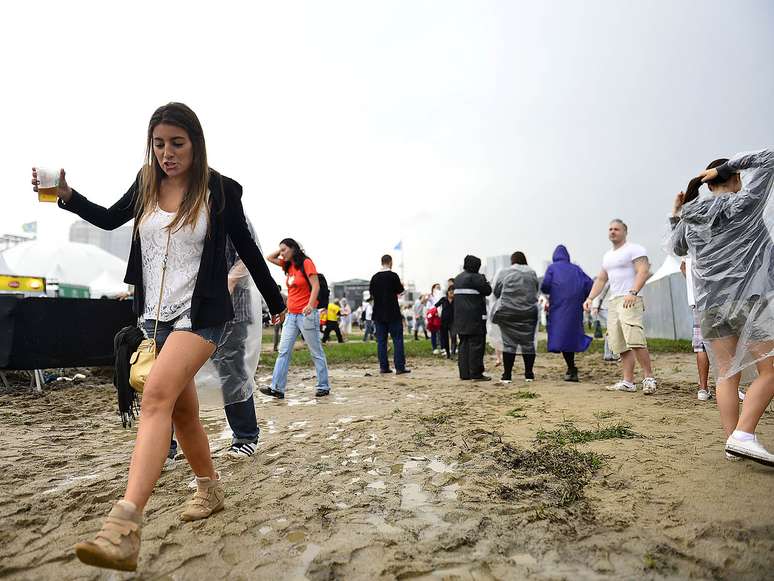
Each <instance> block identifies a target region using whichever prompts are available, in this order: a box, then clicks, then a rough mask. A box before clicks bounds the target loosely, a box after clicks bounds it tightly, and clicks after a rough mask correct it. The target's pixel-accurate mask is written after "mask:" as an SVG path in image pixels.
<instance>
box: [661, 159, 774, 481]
mask: <svg viewBox="0 0 774 581" xmlns="http://www.w3.org/2000/svg"><path fill="white" fill-rule="evenodd" d="M702 183H706V184H707V185H708V187H709V190H710V192H711V194H712V195H699V188H700V187H701V185H702ZM773 187H774V150H772V149H765V150H761V151H756V152H751V153H740V154H737V155H735V156H734V157H732V158H731V159H728V160H726V159H719V160H715V161H713V162H712V163H710V164H709V166H708V168H707V170H705V171H703V172H702V173H701V174H700V175H699V176H698V177H696V178H694V179H693V180H691V182H690V184H689V185H688V188H687V189H686V192H685V193H683V192H680V193H679V194H678V195H677V198H676V199H675V205H674V211H673V216H672V218H671V222H672V226H673V231H672V236H671V239H670V245H671V247H672V249H673V250H674V252H675V254H677V255H679V256H685V255H688V256H690V257H691V259H692V269H693V275H694V285H695V292H696V297H695V298H696V306H697V308H698V309H699V311H700V317H701V331H702V334H703V336H704V339H705V340H706V341H707V343H708V347H709V353H710V359H711V361H712V363H713V366H714V368H715V371H716V374H717V381H718V385H717V392H716V395H717V400H718V408H719V409H720V418H721V422H722V424H723V429H724V431H725V434H726V437H727V441H726V455H727V457H729V459H732V458H738V457H742V458H749V459H751V460H755V461H757V462H761V463H763V464H767V465H770V466H774V454H771V453H770V452H768V451H767V450H766V449H765V448H764V446H763V445H762V444H761V443H760V442H759V441H758V440H757V438H756V437H755V429H756V427H757V425H758V421H759V420H760V418H761V416H762V415H763V413H764V411H765V410H766V407H767V406H768V405H769V404H770V402H771V400H772V397H773V396H774V248H773V243H772V235H773V234H774V194H772V188H773ZM756 371H757V375H758V376H757V378H756V379H755V380H754V381H753V382H752V384H751V385H750V387H749V388H748V390H747V394H746V397H745V400H744V405H743V409H742V413H741V415H740V413H739V401H738V397H737V389H738V387H739V383H740V381H741V379H742V375H743V373H744V374H745V375H747V374H748V373H750V374H754V373H755V372H756Z"/></svg>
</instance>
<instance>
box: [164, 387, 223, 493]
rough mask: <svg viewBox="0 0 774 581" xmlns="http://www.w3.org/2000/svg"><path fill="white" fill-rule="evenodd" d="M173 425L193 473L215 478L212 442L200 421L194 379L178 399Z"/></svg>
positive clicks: (173, 414) (173, 413) (173, 415)
mask: <svg viewBox="0 0 774 581" xmlns="http://www.w3.org/2000/svg"><path fill="white" fill-rule="evenodd" d="M172 423H173V424H174V425H175V435H177V439H178V441H179V442H180V447H181V448H182V449H183V453H184V454H185V459H186V460H188V464H190V465H191V470H193V473H194V474H195V475H196V476H206V477H207V478H215V468H214V467H213V465H212V455H211V454H210V442H209V440H208V439H207V433H206V432H205V431H204V427H203V426H202V423H201V421H200V420H199V397H198V396H197V394H196V384H195V383H194V381H193V379H192V380H191V381H189V382H188V385H187V386H186V387H185V389H184V390H183V393H181V394H180V397H178V398H177V402H176V403H175V409H174V410H173V411H172Z"/></svg>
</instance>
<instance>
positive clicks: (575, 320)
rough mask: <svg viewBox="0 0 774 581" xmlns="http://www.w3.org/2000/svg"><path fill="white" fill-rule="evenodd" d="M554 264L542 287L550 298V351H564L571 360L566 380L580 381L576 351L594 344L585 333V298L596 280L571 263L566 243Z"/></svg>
mask: <svg viewBox="0 0 774 581" xmlns="http://www.w3.org/2000/svg"><path fill="white" fill-rule="evenodd" d="M553 261H554V262H553V264H551V265H550V266H549V267H548V270H546V274H545V276H544V277H543V284H542V285H541V286H540V290H541V292H542V293H543V294H545V295H548V297H549V306H548V350H549V351H550V352H551V353H561V354H562V355H563V356H564V360H565V362H566V363H567V373H566V374H565V376H564V380H565V381H575V382H577V381H578V368H577V367H575V354H576V353H581V352H583V351H585V350H586V349H588V348H589V345H591V337H589V336H587V335H586V334H585V333H584V332H583V301H584V300H585V299H586V297H587V296H588V295H589V292H591V286H592V284H593V281H592V280H591V278H590V277H589V276H588V275H587V274H586V273H585V272H583V269H582V268H581V267H580V266H577V265H575V264H572V263H571V262H570V253H569V252H567V248H565V247H564V246H563V245H562V244H560V245H559V246H557V247H556V250H554V256H553Z"/></svg>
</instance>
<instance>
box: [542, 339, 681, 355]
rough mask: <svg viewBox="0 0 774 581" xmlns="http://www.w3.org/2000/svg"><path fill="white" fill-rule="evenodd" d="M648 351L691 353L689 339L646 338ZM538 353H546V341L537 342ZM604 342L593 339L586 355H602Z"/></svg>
mask: <svg viewBox="0 0 774 581" xmlns="http://www.w3.org/2000/svg"><path fill="white" fill-rule="evenodd" d="M648 351H650V352H651V353H693V346H692V344H691V341H690V339H676V340H675V339H652V338H648ZM538 352H539V353H547V352H548V349H547V341H546V340H545V339H543V340H540V341H538ZM604 352H605V340H604V339H594V340H593V341H592V342H591V345H590V346H589V348H588V350H587V351H586V353H604Z"/></svg>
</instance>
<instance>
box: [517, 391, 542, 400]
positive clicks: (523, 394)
mask: <svg viewBox="0 0 774 581" xmlns="http://www.w3.org/2000/svg"><path fill="white" fill-rule="evenodd" d="M514 397H515V398H516V399H535V398H538V397H540V394H539V393H535V392H534V391H518V392H516V395H514Z"/></svg>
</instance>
